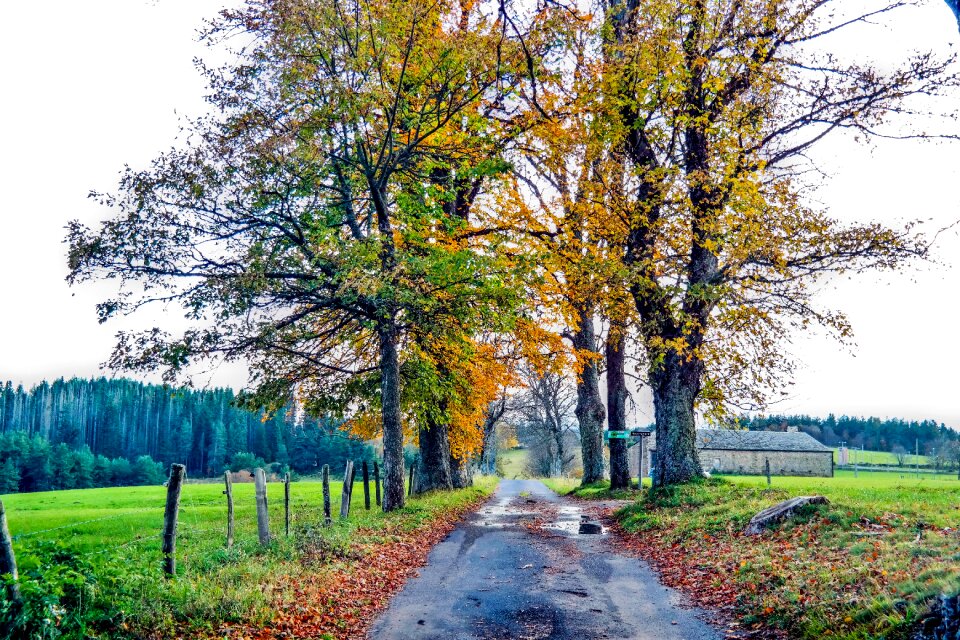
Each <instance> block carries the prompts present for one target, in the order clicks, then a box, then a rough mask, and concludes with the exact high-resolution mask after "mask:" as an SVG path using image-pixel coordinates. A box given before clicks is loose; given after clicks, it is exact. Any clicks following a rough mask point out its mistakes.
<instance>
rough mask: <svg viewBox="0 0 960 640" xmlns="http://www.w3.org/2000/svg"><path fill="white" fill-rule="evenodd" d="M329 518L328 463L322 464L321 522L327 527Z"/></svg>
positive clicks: (329, 522) (330, 521)
mask: <svg viewBox="0 0 960 640" xmlns="http://www.w3.org/2000/svg"><path fill="white" fill-rule="evenodd" d="M332 522H333V521H332V520H331V519H330V465H328V464H325V465H323V524H324V526H327V527H329V526H330V524H331V523H332Z"/></svg>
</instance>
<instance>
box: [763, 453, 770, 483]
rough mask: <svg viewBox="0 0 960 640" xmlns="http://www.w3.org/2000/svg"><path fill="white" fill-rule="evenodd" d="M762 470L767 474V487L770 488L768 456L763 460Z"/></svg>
mask: <svg viewBox="0 0 960 640" xmlns="http://www.w3.org/2000/svg"><path fill="white" fill-rule="evenodd" d="M763 470H764V472H765V473H766V474H767V488H768V489H769V488H770V486H771V485H770V458H767V459H766V460H764V462H763Z"/></svg>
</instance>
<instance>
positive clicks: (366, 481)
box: [363, 460, 370, 511]
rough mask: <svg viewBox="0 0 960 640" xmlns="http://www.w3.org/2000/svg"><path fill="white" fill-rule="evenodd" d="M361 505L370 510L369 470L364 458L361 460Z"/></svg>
mask: <svg viewBox="0 0 960 640" xmlns="http://www.w3.org/2000/svg"><path fill="white" fill-rule="evenodd" d="M363 506H364V508H365V509H366V510H367V511H370V470H369V469H368V468H367V461H366V460H364V461H363Z"/></svg>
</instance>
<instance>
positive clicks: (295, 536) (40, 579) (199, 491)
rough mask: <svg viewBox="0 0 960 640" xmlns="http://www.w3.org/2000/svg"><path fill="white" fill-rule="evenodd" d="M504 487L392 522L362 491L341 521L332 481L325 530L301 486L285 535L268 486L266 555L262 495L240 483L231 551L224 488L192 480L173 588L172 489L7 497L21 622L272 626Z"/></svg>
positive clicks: (77, 630)
mask: <svg viewBox="0 0 960 640" xmlns="http://www.w3.org/2000/svg"><path fill="white" fill-rule="evenodd" d="M495 484H496V481H495V479H491V478H478V479H477V481H476V486H475V487H474V488H471V489H464V490H460V491H454V492H449V493H438V494H431V495H427V496H423V497H417V498H413V499H411V500H409V501H408V505H407V506H406V507H405V508H404V509H401V510H398V511H394V512H391V513H389V514H385V513H383V512H382V511H380V510H379V509H377V508H376V505H375V504H373V505H372V507H373V508H372V509H371V510H370V511H366V510H365V509H364V502H363V485H362V483H361V482H357V483H356V484H355V485H354V491H353V507H352V510H351V514H350V517H349V519H347V520H345V521H341V520H339V519H338V518H337V513H338V510H339V505H340V490H341V483H339V482H332V483H331V493H332V496H331V497H332V511H333V516H334V523H333V525H332V526H330V527H323V526H321V525H322V521H323V493H322V485H321V483H319V482H306V481H305V482H295V483H293V484H292V485H291V535H290V537H286V536H285V534H284V512H283V511H284V510H283V485H282V483H270V485H269V487H268V501H269V508H270V518H271V534H272V537H273V540H272V542H271V544H270V545H269V546H268V547H261V546H260V545H259V543H258V540H257V525H256V506H255V500H254V486H253V484H252V483H242V484H241V483H237V484H234V486H233V492H234V504H235V521H236V525H235V543H234V546H233V547H232V548H231V549H229V550H227V549H226V548H225V542H226V497H225V496H224V495H223V485H222V484H219V483H197V484H194V483H189V484H186V485H184V487H183V491H182V494H181V507H180V519H179V526H178V537H177V579H175V580H165V579H164V577H163V574H162V571H161V552H160V545H161V540H160V534H161V526H162V522H163V506H164V501H165V496H166V489H165V488H164V487H122V488H109V489H86V490H73V491H56V492H42V493H31V494H15V495H5V496H2V499H3V502H4V506H5V507H6V511H7V516H8V520H9V527H10V533H11V536H12V537H13V540H14V549H15V552H16V554H17V561H18V562H17V563H18V565H19V569H20V582H21V590H22V591H23V594H24V599H25V606H24V608H23V610H22V611H21V612H20V613H19V614H18V616H19V617H18V624H19V625H20V628H21V629H22V631H23V633H24V637H31V638H32V637H37V638H101V637H102V638H123V637H131V638H132V637H150V638H162V637H175V636H178V635H180V634H182V633H184V632H186V633H187V636H186V637H199V636H201V635H203V634H206V633H213V632H214V631H215V630H216V629H217V628H219V627H220V626H221V625H223V624H229V623H238V624H239V623H243V624H254V625H255V624H266V623H268V622H269V621H270V620H271V617H272V616H273V613H274V611H275V610H276V608H277V606H278V602H284V601H290V600H291V599H293V598H295V597H296V594H295V592H294V591H293V589H292V588H291V585H294V584H297V582H298V581H299V580H300V578H301V577H303V576H305V575H306V574H308V573H309V574H311V579H312V578H313V577H315V576H316V575H317V574H320V575H322V574H323V573H324V572H325V571H333V570H344V569H346V570H349V569H350V565H351V563H357V562H361V561H362V557H363V556H364V554H366V553H370V552H371V549H373V548H375V546H376V545H377V544H378V543H380V542H383V541H393V540H399V537H398V535H399V534H402V532H404V531H410V530H413V529H417V528H418V527H420V526H422V525H424V524H428V523H429V522H430V521H431V520H433V519H438V518H440V517H443V516H444V515H445V514H447V513H449V512H450V511H452V510H456V509H458V508H462V507H463V506H464V505H465V504H468V503H470V502H472V501H475V500H477V499H478V498H479V497H481V496H483V495H486V494H489V493H490V492H491V491H492V490H493V488H494V487H495ZM371 490H372V487H371ZM371 492H372V491H371ZM371 502H373V496H371ZM307 560H309V561H307ZM5 606H6V605H5V604H4V607H5ZM0 609H3V610H0V614H4V615H6V614H7V613H9V612H8V611H6V610H5V609H4V608H3V607H0Z"/></svg>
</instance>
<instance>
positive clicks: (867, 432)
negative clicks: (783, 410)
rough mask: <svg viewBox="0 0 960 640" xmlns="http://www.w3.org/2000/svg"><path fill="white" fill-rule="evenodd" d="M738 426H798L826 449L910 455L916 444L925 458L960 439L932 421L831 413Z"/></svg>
mask: <svg viewBox="0 0 960 640" xmlns="http://www.w3.org/2000/svg"><path fill="white" fill-rule="evenodd" d="M739 424H740V426H741V427H744V428H747V429H750V430H752V431H786V429H787V427H797V428H798V429H799V430H800V431H803V432H804V433H809V434H810V435H811V436H813V437H814V438H816V439H817V440H819V441H820V442H822V443H823V444H825V445H827V446H828V447H837V446H840V444H841V443H846V445H847V446H848V447H853V448H858V449H859V448H860V447H863V448H864V449H868V450H871V451H906V452H909V453H913V451H914V450H915V448H916V447H917V446H918V445H919V448H920V453H921V454H927V455H928V454H930V453H932V452H933V451H934V450H935V449H943V448H944V446H945V445H946V444H949V443H956V442H957V440H958V439H960V433H958V432H957V431H955V430H953V429H951V428H949V427H947V426H946V425H945V424H943V423H937V422H935V421H933V420H923V421H919V422H918V421H915V420H903V419H900V418H895V419H890V420H881V419H880V418H860V417H855V416H840V417H839V418H838V417H836V416H834V415H833V414H832V413H831V414H830V415H829V416H827V417H826V418H817V417H812V416H806V415H771V416H754V417H750V416H741V417H740V419H739Z"/></svg>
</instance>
